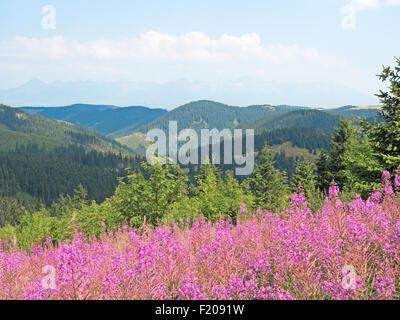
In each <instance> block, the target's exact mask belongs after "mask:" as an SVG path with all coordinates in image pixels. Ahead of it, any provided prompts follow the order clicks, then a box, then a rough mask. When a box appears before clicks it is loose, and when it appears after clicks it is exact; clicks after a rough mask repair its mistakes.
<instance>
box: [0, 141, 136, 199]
mask: <svg viewBox="0 0 400 320" xmlns="http://www.w3.org/2000/svg"><path fill="white" fill-rule="evenodd" d="M17 148H18V149H17V150H16V151H14V152H8V153H4V152H0V196H3V197H4V196H7V197H18V198H20V194H27V195H30V196H31V197H34V198H38V199H42V200H43V201H44V202H45V203H46V204H48V205H49V204H51V203H52V202H53V201H55V200H56V199H57V198H58V197H59V195H60V194H64V195H72V194H73V191H74V190H75V189H77V188H78V186H79V185H80V184H81V185H83V186H84V188H85V189H87V191H88V196H89V199H92V200H96V201H97V202H101V201H104V199H105V198H106V197H109V196H110V195H111V194H112V193H113V192H114V190H115V188H116V186H117V183H118V180H117V178H118V177H120V176H122V175H124V174H125V172H124V170H123V168H126V167H131V168H133V169H138V168H139V167H140V162H141V161H142V160H143V159H142V158H139V157H123V156H122V155H115V154H113V153H110V152H108V153H101V152H97V151H94V150H92V151H86V150H85V149H84V148H83V147H78V146H74V145H69V146H66V147H56V148H54V150H53V151H46V150H45V149H42V148H41V147H40V146H38V145H28V146H26V147H25V146H24V145H22V146H18V147H17Z"/></svg>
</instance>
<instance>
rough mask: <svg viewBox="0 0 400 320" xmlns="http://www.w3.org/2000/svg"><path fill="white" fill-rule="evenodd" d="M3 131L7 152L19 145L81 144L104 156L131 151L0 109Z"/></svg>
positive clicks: (19, 112) (56, 123)
mask: <svg viewBox="0 0 400 320" xmlns="http://www.w3.org/2000/svg"><path fill="white" fill-rule="evenodd" d="M0 130H1V137H2V139H3V141H7V143H2V144H1V145H3V146H4V148H6V149H7V150H12V149H13V148H15V147H16V145H17V144H24V145H27V144H30V143H33V142H34V143H36V144H39V143H40V144H45V145H46V144H49V145H52V146H54V145H61V144H69V143H73V144H78V145H82V146H85V147H86V148H89V149H94V150H98V151H103V152H108V151H110V152H123V153H130V151H129V149H128V148H126V147H124V146H122V145H121V144H119V143H118V142H116V141H114V140H112V139H109V138H106V137H104V136H103V135H101V134H99V133H96V132H94V131H92V130H91V129H87V128H84V127H79V126H76V125H73V124H71V123H68V122H65V121H60V120H49V119H46V118H44V117H42V116H40V115H36V114H30V113H27V112H25V111H23V110H20V109H15V108H11V107H8V106H5V105H0Z"/></svg>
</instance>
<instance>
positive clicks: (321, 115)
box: [239, 109, 339, 134]
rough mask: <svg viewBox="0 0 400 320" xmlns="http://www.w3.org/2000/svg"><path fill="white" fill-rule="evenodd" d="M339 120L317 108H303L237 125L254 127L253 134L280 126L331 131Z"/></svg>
mask: <svg viewBox="0 0 400 320" xmlns="http://www.w3.org/2000/svg"><path fill="white" fill-rule="evenodd" d="M338 122H339V117H338V116H334V115H331V114H328V113H326V112H323V111H319V110H312V109H303V110H294V111H289V112H286V113H283V114H279V115H276V116H272V117H271V116H269V117H265V118H261V119H259V120H257V121H254V122H249V123H244V124H242V125H240V126H239V128H243V129H254V130H255V134H261V133H263V132H264V131H266V130H267V131H269V130H274V129H282V128H299V127H302V128H313V129H321V130H324V131H331V130H333V128H334V127H335V126H336V125H337V123H338Z"/></svg>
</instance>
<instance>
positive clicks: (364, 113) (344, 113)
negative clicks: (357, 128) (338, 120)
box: [322, 106, 380, 119]
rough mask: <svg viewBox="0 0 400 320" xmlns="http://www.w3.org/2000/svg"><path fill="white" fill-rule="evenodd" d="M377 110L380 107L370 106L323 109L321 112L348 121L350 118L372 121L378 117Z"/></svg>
mask: <svg viewBox="0 0 400 320" xmlns="http://www.w3.org/2000/svg"><path fill="white" fill-rule="evenodd" d="M379 109H380V107H378V106H370V107H357V106H344V107H340V108H334V109H324V110H322V111H324V112H327V113H329V114H333V115H338V116H341V117H345V118H349V119H351V118H354V119H357V118H358V117H360V118H364V117H365V118H367V119H374V118H376V117H377V116H378V115H377V112H378V111H379Z"/></svg>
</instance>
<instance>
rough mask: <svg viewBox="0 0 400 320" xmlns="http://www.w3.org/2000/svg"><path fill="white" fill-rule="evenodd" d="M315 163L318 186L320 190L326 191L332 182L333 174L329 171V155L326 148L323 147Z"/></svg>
mask: <svg viewBox="0 0 400 320" xmlns="http://www.w3.org/2000/svg"><path fill="white" fill-rule="evenodd" d="M315 165H316V166H317V170H316V172H317V187H318V188H319V190H320V191H322V192H324V193H326V192H327V190H328V188H329V185H330V183H331V180H330V179H331V176H330V172H329V157H328V154H327V153H326V152H325V150H323V149H322V151H321V152H320V154H319V156H318V158H317V160H316V161H315Z"/></svg>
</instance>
